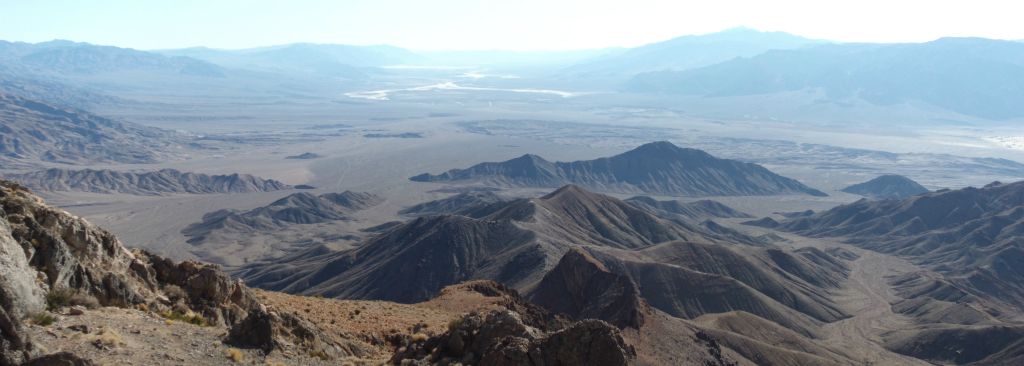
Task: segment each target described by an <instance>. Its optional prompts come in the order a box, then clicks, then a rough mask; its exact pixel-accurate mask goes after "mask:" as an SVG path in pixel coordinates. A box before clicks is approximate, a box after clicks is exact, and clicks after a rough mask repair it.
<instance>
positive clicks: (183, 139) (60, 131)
mask: <svg viewBox="0 0 1024 366" xmlns="http://www.w3.org/2000/svg"><path fill="white" fill-rule="evenodd" d="M189 141H190V138H188V137H187V136H184V135H180V134H178V133H175V132H172V131H167V130H162V129H158V128H152V127H144V126H140V125H136V124H132V123H126V122H118V121H114V120H110V119H107V118H103V117H99V116H96V115H94V114H91V113H88V112H85V111H81V110H75V109H70V108H63V107H59V106H55V105H51V104H48V103H45V102H40V101H36V100H30V99H25V98H22V97H18V96H14V95H9V94H2V93H0V167H6V168H10V167H21V168H24V167H32V166H36V165H37V164H38V163H39V162H49V163H62V164H75V163H97V162H117V163H154V162H158V161H160V160H162V159H164V158H166V157H169V156H173V155H174V154H175V153H174V151H175V150H177V149H176V148H177V147H180V146H183V145H187V144H189V143H190V142H189Z"/></svg>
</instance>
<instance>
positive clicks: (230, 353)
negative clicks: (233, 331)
mask: <svg viewBox="0 0 1024 366" xmlns="http://www.w3.org/2000/svg"><path fill="white" fill-rule="evenodd" d="M224 356H225V357H227V358H228V359H229V360H231V361H232V362H234V363H242V362H243V361H245V354H244V353H242V351H241V350H239V349H238V348H228V349H227V350H225V351H224Z"/></svg>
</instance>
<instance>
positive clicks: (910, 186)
mask: <svg viewBox="0 0 1024 366" xmlns="http://www.w3.org/2000/svg"><path fill="white" fill-rule="evenodd" d="M843 192H846V193H853V194H858V195H861V196H865V197H869V198H873V199H903V198H907V197H911V196H916V195H919V194H922V193H928V189H927V188H925V187H923V186H921V185H920V184H918V183H917V182H915V181H913V180H911V179H910V178H907V177H904V176H902V175H895V174H886V175H882V176H879V177H877V178H875V179H872V180H869V181H867V182H864V183H859V184H854V185H852V186H849V187H846V188H843Z"/></svg>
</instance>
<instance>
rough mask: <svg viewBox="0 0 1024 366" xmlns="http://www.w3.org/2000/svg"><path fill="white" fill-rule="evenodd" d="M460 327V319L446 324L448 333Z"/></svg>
mask: <svg viewBox="0 0 1024 366" xmlns="http://www.w3.org/2000/svg"><path fill="white" fill-rule="evenodd" d="M461 326H462V318H455V319H452V320H451V321H449V322H448V331H449V332H453V331H455V330H456V329H459V327H461Z"/></svg>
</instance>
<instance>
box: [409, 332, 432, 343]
mask: <svg viewBox="0 0 1024 366" xmlns="http://www.w3.org/2000/svg"><path fill="white" fill-rule="evenodd" d="M427 338H430V337H428V336H427V335H426V334H423V333H416V334H413V335H412V341H413V342H417V343H419V342H425V341H426V340H427Z"/></svg>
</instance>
